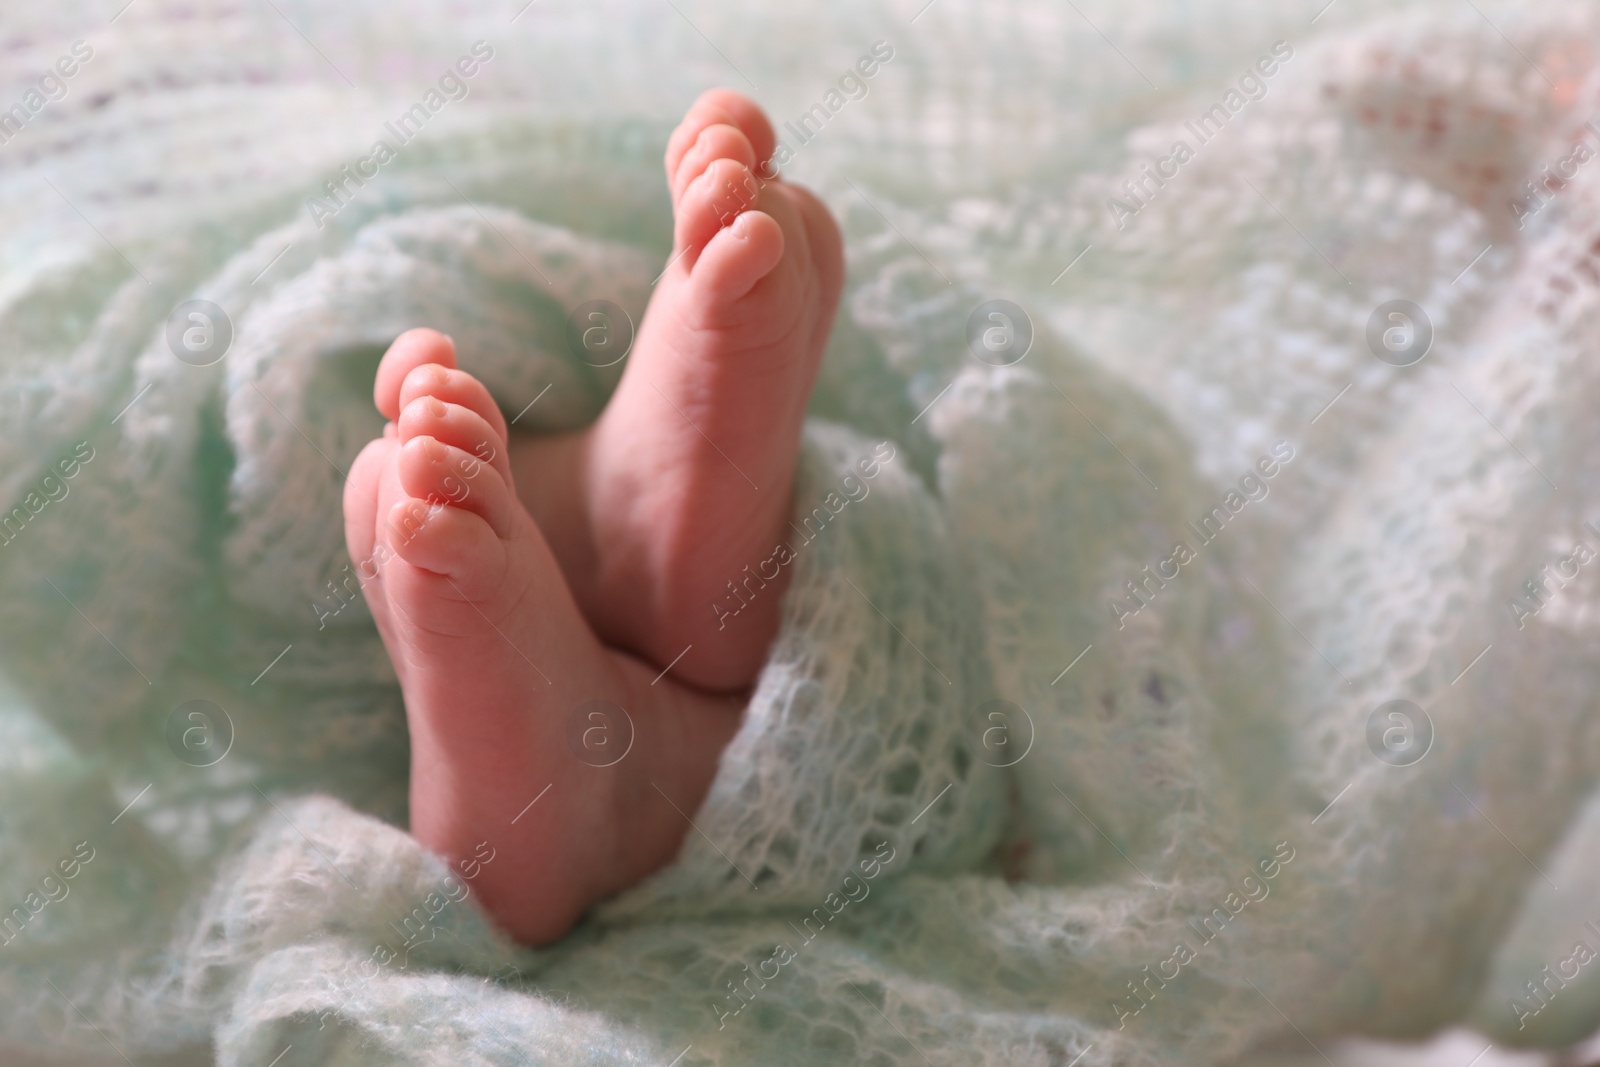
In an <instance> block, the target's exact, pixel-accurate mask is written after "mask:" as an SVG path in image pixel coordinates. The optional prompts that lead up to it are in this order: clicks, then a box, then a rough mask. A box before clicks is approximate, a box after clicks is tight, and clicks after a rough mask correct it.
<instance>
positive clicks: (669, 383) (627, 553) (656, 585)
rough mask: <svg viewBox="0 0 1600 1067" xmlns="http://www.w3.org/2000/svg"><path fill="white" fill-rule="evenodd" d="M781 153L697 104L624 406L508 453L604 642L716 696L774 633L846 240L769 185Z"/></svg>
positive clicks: (742, 109) (729, 100)
mask: <svg viewBox="0 0 1600 1067" xmlns="http://www.w3.org/2000/svg"><path fill="white" fill-rule="evenodd" d="M774 145H775V138H774V135H773V131H772V126H771V124H770V123H768V122H767V120H766V117H765V116H764V115H762V113H761V111H760V109H759V108H757V107H756V105H755V104H754V103H752V102H751V101H749V100H747V99H746V98H744V97H742V96H740V95H739V94H737V93H733V92H730V91H727V90H717V91H713V92H709V93H706V94H705V95H704V96H702V97H700V99H699V100H698V101H696V102H695V104H694V106H693V107H692V108H690V110H689V113H688V115H687V116H686V117H685V118H684V120H683V123H682V125H680V126H679V127H678V129H677V131H676V132H675V133H674V134H673V135H672V139H671V141H670V142H669V144H668V147H667V157H666V164H667V180H668V185H669V188H670V190H671V193H672V202H673V211H674V214H675V216H676V225H675V230H676V233H675V240H674V244H675V252H674V257H673V259H672V260H671V261H670V262H669V264H668V267H667V269H666V273H665V274H664V275H663V276H662V277H661V280H660V281H659V282H658V283H657V286H656V291H655V294H654V295H653V297H652V298H651V301H650V306H649V309H648V311H647V312H646V314H645V318H644V321H643V323H641V324H640V328H639V335H638V339H637V341H636V342H635V345H634V348H633V351H632V353H631V354H630V356H629V357H628V366H627V369H626V371H625V372H624V374H623V377H622V380H621V382H620V383H619V384H618V386H617V391H616V393H615V395H613V397H612V398H611V402H610V404H609V405H608V406H607V407H606V410H605V412H604V413H603V414H602V415H601V417H600V419H599V421H598V422H597V423H596V424H595V425H594V427H593V428H592V429H591V430H590V431H589V432H588V433H587V434H585V435H582V436H581V437H579V438H572V439H567V440H565V441H536V442H529V443H527V444H526V445H524V444H523V443H521V442H518V443H517V447H516V450H515V451H514V453H513V468H514V470H515V472H516V477H517V482H518V485H519V486H520V487H521V488H522V490H523V496H524V499H527V500H529V501H530V507H531V508H532V510H533V513H534V515H535V516H536V517H537V518H538V520H539V523H540V525H541V526H542V527H543V528H545V529H546V530H548V531H552V537H553V542H554V547H555V549H556V552H557V553H558V555H559V556H560V558H561V561H562V564H563V566H564V567H565V568H566V571H567V575H568V578H569V580H570V581H571V582H572V586H573V591H574V593H575V594H576V596H577V598H578V601H579V603H580V604H581V605H582V606H583V608H584V611H585V613H586V614H587V615H588V616H589V618H590V620H591V622H593V624H594V626H595V628H596V629H597V630H598V631H599V632H600V633H601V634H602V635H603V636H604V637H605V638H606V639H607V640H608V641H610V642H612V643H614V644H616V645H619V646H621V647H624V648H628V649H632V650H634V651H636V652H638V653H639V654H640V655H642V656H644V657H645V658H646V659H648V660H650V661H651V662H653V663H656V664H659V665H661V666H663V667H665V666H667V665H668V664H674V665H673V668H672V670H673V675H674V676H675V677H679V678H682V679H684V680H686V681H688V682H691V683H693V684H695V685H699V686H702V687H704V688H706V689H710V690H716V691H726V690H734V689H738V688H740V687H742V686H746V685H748V684H749V683H750V682H752V681H753V680H754V677H755V673H756V671H757V670H758V669H759V667H760V666H761V663H762V661H763V660H764V658H765V654H766V650H767V647H768V646H769V644H770V643H771V641H772V638H773V636H774V635H775V634H776V631H777V625H778V602H779V598H780V597H781V595H782V592H783V589H784V586H785V583H786V580H787V578H788V569H787V568H786V567H782V566H781V562H782V560H781V558H780V559H779V560H777V561H775V560H774V559H773V550H774V547H775V546H776V545H777V543H778V542H779V541H782V540H785V539H786V537H787V535H786V532H785V531H786V529H787V520H788V518H789V516H790V513H791V504H792V502H791V499H790V491H791V487H792V482H793V477H794V469H795V461H796V458H797V454H798V449H799V441H800V430H801V423H802V421H803V419H804V417H805V409H806V402H807V399H808V398H809V394H810V391H811V385H812V382H813V380H814V378H815V377H816V372H817V366H818V364H819V362H820V360H821V357H822V350H823V347H824V346H825V345H826V343H827V339H828V332H829V329H830V327H831V326H832V323H833V316H834V311H835V309H836V308H837V306H838V300H839V290H840V286H841V284H842V279H843V258H842V252H841V244H840V239H839V230H838V227H837V226H836V225H835V224H834V222H833V219H832V217H831V216H830V215H829V214H828V210H827V208H826V207H824V206H823V204H822V202H821V201H819V200H818V199H817V198H816V197H815V196H813V195H812V194H811V193H809V192H807V191H806V190H804V189H801V188H799V187H797V186H794V185H790V184H788V183H786V182H783V181H781V180H777V178H776V174H775V171H773V170H772V169H771V167H770V164H768V162H767V161H768V160H769V159H770V158H771V155H772V151H773V148H774ZM761 175H772V178H771V179H770V180H769V179H764V178H763V177H761ZM574 469H575V470H576V472H577V473H576V474H575V475H573V476H571V477H566V476H564V475H559V474H552V471H569V470H574ZM574 512H578V513H581V514H582V515H583V516H584V518H583V520H582V522H581V523H575V522H573V521H572V514H573V513H574ZM558 527H560V529H559V530H558V529H557V528H558ZM567 531H579V532H575V533H573V534H572V536H571V537H570V539H569V537H568V534H567ZM775 572H776V573H775ZM686 649H690V651H688V653H687V654H684V652H685V650H686ZM680 655H682V659H681V660H679V659H678V657H679V656H680Z"/></svg>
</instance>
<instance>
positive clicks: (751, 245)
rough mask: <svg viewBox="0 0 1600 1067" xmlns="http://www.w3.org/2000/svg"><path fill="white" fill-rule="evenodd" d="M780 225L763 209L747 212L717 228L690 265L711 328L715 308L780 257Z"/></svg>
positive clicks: (735, 296) (735, 295) (747, 286)
mask: <svg viewBox="0 0 1600 1067" xmlns="http://www.w3.org/2000/svg"><path fill="white" fill-rule="evenodd" d="M783 249H784V236H783V228H782V227H781V226H779V225H778V223H777V220H775V219H774V218H773V217H772V216H771V215H768V214H767V213H766V212H764V211H747V212H745V213H744V214H742V215H740V216H739V217H738V218H737V219H735V220H734V222H733V225H731V226H729V227H728V228H726V229H724V230H721V231H719V232H718V233H717V234H716V235H715V236H714V237H712V238H711V241H710V243H708V244H707V245H706V248H705V251H704V252H702V253H701V254H700V258H699V260H698V261H697V262H696V263H695V265H694V273H693V277H694V280H695V289H696V291H697V292H698V293H699V294H700V295H701V296H702V297H703V300H701V301H698V302H697V303H698V304H700V305H701V311H702V315H703V317H704V319H705V321H703V322H701V323H700V325H702V326H706V327H712V328H715V327H717V326H721V325H726V323H721V322H717V321H715V318H716V314H717V311H718V310H726V309H727V307H728V305H729V304H730V303H732V302H733V301H735V300H738V299H739V298H740V297H742V296H744V295H745V294H746V293H748V292H749V291H750V290H751V289H753V288H755V286H756V283H758V282H759V281H761V279H762V278H764V277H766V276H767V275H768V274H770V273H771V272H772V269H773V268H774V267H776V266H777V265H778V263H779V262H780V261H781V260H782V259H783Z"/></svg>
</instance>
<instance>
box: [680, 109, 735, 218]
mask: <svg viewBox="0 0 1600 1067" xmlns="http://www.w3.org/2000/svg"><path fill="white" fill-rule="evenodd" d="M719 159H731V160H734V161H735V162H738V163H742V164H744V165H745V166H746V167H751V168H753V167H754V166H755V165H756V155H755V149H754V148H752V147H751V146H750V139H749V138H748V137H746V136H745V135H744V133H743V132H742V131H740V130H739V128H738V127H737V126H730V125H728V124H727V123H717V124H715V125H711V126H707V127H706V128H705V129H703V130H701V131H700V136H699V137H698V138H696V140H695V142H694V144H693V145H691V146H690V147H689V150H688V151H687V152H685V153H684V155H683V161H682V162H681V163H680V164H679V165H678V170H677V173H676V174H673V175H671V178H670V181H671V185H672V202H673V203H674V204H676V203H677V202H678V201H680V200H681V199H683V193H684V190H686V189H687V188H688V187H689V185H690V184H691V183H692V182H693V181H694V180H695V179H696V178H698V177H700V175H702V174H704V173H705V171H706V168H707V167H709V166H710V165H711V164H712V163H713V162H715V161H716V160H719Z"/></svg>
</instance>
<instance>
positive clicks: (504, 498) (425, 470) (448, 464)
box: [398, 437, 517, 537]
mask: <svg viewBox="0 0 1600 1067" xmlns="http://www.w3.org/2000/svg"><path fill="white" fill-rule="evenodd" d="M398 462H399V475H400V487H401V488H402V489H404V490H405V492H406V493H407V494H408V495H409V496H411V497H414V498H416V499H418V500H423V501H427V502H428V503H430V504H448V505H450V506H451V507H456V508H461V509H463V510H466V511H470V512H472V513H473V514H475V515H477V516H479V517H480V518H482V519H483V520H484V522H486V523H488V524H489V528H490V529H492V530H493V531H494V532H495V535H496V536H498V537H509V536H510V535H511V532H512V530H513V528H514V523H515V520H516V508H517V503H516V500H515V499H514V498H513V497H512V495H511V489H510V487H509V485H508V484H507V482H506V480H505V479H504V478H502V477H501V476H500V474H499V472H498V471H496V470H495V469H494V468H493V467H491V466H490V465H489V464H487V463H484V462H482V461H481V460H479V459H478V458H477V457H475V456H473V455H472V454H471V453H468V452H464V451H462V450H461V449H459V448H455V447H453V446H451V445H447V444H443V443H441V442H439V441H436V440H434V439H433V438H432V437H414V438H412V439H411V440H409V441H407V442H406V443H405V444H403V445H401V446H400V456H399V461H398Z"/></svg>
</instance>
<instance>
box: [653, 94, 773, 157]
mask: <svg viewBox="0 0 1600 1067" xmlns="http://www.w3.org/2000/svg"><path fill="white" fill-rule="evenodd" d="M714 124H726V125H729V126H734V127H736V128H738V130H739V131H740V132H741V133H743V134H744V135H745V137H746V138H747V139H748V140H749V142H750V146H751V150H752V151H753V152H754V154H755V162H756V163H758V164H759V163H764V162H766V161H767V160H768V159H770V158H771V157H772V151H773V149H774V148H776V147H777V144H778V138H777V135H776V134H775V133H774V132H773V129H772V123H770V122H768V121H767V116H766V114H765V113H763V112H762V110H761V108H760V107H759V106H758V105H757V104H756V102H755V101H754V100H751V99H750V98H749V97H747V96H745V95H744V94H742V93H736V92H734V91H733V90H732V89H711V90H708V91H707V92H704V93H701V94H700V96H699V98H698V99H696V100H695V102H694V103H693V104H691V105H690V106H689V110H688V112H687V113H686V114H685V115H684V117H683V122H682V123H680V124H679V126H678V129H677V130H676V131H675V132H674V133H673V135H672V138H671V140H669V141H668V142H667V175H668V178H669V179H670V178H671V176H672V175H673V174H675V173H676V172H677V170H678V167H679V165H680V164H681V161H682V159H683V156H684V155H685V153H687V152H688V150H689V148H690V147H691V146H692V145H693V144H694V143H695V141H696V140H697V139H698V138H699V136H700V132H701V131H702V130H704V129H705V128H706V127H707V126H711V125H714Z"/></svg>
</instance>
